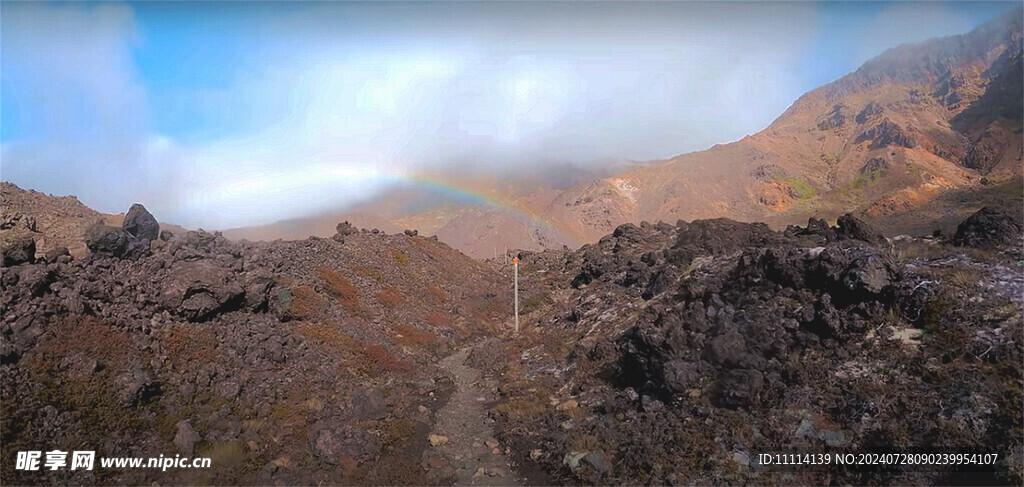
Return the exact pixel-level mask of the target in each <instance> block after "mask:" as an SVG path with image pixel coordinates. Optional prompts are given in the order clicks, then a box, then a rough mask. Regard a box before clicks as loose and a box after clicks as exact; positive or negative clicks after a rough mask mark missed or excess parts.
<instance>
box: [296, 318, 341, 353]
mask: <svg viewBox="0 0 1024 487" xmlns="http://www.w3.org/2000/svg"><path fill="white" fill-rule="evenodd" d="M295 329H296V330H297V331H298V332H299V333H300V334H302V336H304V337H306V338H310V339H313V340H314V341H316V342H317V344H318V345H319V346H320V348H321V349H323V350H325V351H333V352H341V351H344V350H347V349H349V348H351V342H352V340H353V338H352V337H350V336H348V334H346V333H344V332H343V331H341V327H340V326H338V323H336V322H335V321H334V320H324V321H321V322H319V323H299V324H297V325H295Z"/></svg>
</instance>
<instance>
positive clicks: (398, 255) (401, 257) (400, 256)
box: [388, 247, 409, 265]
mask: <svg viewBox="0 0 1024 487" xmlns="http://www.w3.org/2000/svg"><path fill="white" fill-rule="evenodd" d="M388 250H390V251H391V256H392V257H394V258H395V262H398V263H399V264H401V265H405V264H408V263H409V258H408V257H406V256H405V254H404V253H402V251H401V250H398V249H396V248H394V247H389V248H388Z"/></svg>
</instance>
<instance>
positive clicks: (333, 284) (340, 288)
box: [316, 267, 362, 313]
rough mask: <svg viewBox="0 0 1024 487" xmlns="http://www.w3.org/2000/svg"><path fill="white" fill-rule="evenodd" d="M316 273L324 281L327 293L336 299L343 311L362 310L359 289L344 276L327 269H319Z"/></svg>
mask: <svg viewBox="0 0 1024 487" xmlns="http://www.w3.org/2000/svg"><path fill="white" fill-rule="evenodd" d="M316 272H317V274H319V275H320V278H321V279H323V280H324V284H325V285H326V286H327V292H328V293H330V294H331V295H332V296H335V297H337V298H338V302H339V303H341V305H342V306H343V307H344V308H345V309H347V310H348V311H349V312H352V313H357V312H359V311H361V310H362V305H361V304H360V302H359V289H358V288H356V286H355V285H353V284H352V281H350V280H349V279H348V278H347V277H345V275H344V274H342V273H340V272H338V271H336V270H334V269H331V268H329V267H320V268H318V269H317V270H316Z"/></svg>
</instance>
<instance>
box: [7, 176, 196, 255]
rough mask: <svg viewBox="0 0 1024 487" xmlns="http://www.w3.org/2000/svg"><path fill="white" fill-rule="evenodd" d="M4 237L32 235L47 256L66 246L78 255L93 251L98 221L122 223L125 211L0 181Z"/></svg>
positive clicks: (174, 227) (176, 229)
mask: <svg viewBox="0 0 1024 487" xmlns="http://www.w3.org/2000/svg"><path fill="white" fill-rule="evenodd" d="M0 209H2V211H3V214H2V218H0V239H2V240H3V241H5V242H6V241H7V240H9V239H12V238H17V237H23V236H31V237H32V238H33V239H34V240H35V241H36V252H37V253H38V254H39V255H43V254H45V253H46V252H48V251H50V250H54V249H57V248H60V247H66V248H67V249H68V252H70V253H71V255H73V256H75V257H81V256H83V255H85V254H87V253H89V250H88V249H87V248H86V247H85V238H84V235H85V231H86V230H87V229H88V228H89V226H90V225H92V224H93V223H96V222H97V221H101V220H102V221H103V222H104V223H106V224H108V225H114V226H121V222H122V221H123V220H124V213H119V214H116V215H112V214H108V213H100V212H98V211H96V210H93V209H92V208H89V207H88V206H85V205H84V204H82V202H81V201H78V198H76V197H74V196H52V195H47V194H44V193H40V192H38V191H32V190H25V189H21V188H19V187H18V186H16V185H14V184H11V183H8V182H0ZM160 228H161V229H163V230H170V231H171V232H173V233H177V234H181V233H184V232H185V231H186V230H185V229H184V228H182V227H180V226H178V225H172V224H168V223H161V224H160Z"/></svg>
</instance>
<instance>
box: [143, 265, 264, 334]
mask: <svg viewBox="0 0 1024 487" xmlns="http://www.w3.org/2000/svg"><path fill="white" fill-rule="evenodd" d="M163 284H164V289H163V291H162V292H161V294H160V301H161V304H163V306H164V307H165V308H167V309H168V310H170V311H171V312H173V313H177V314H179V315H181V316H184V317H185V318H186V319H188V320H189V321H205V320H207V319H210V318H212V317H213V316H216V315H218V314H220V313H224V312H228V311H233V310H236V309H239V308H241V307H242V306H243V305H244V304H245V290H244V289H243V288H242V286H241V284H239V283H238V282H237V281H236V280H235V277H234V273H232V272H231V271H230V270H229V269H225V268H223V267H218V266H216V265H214V264H212V263H210V262H207V261H195V262H178V263H175V264H174V266H173V267H172V268H171V272H170V274H169V275H168V276H167V278H166V279H165V280H164V282H163Z"/></svg>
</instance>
